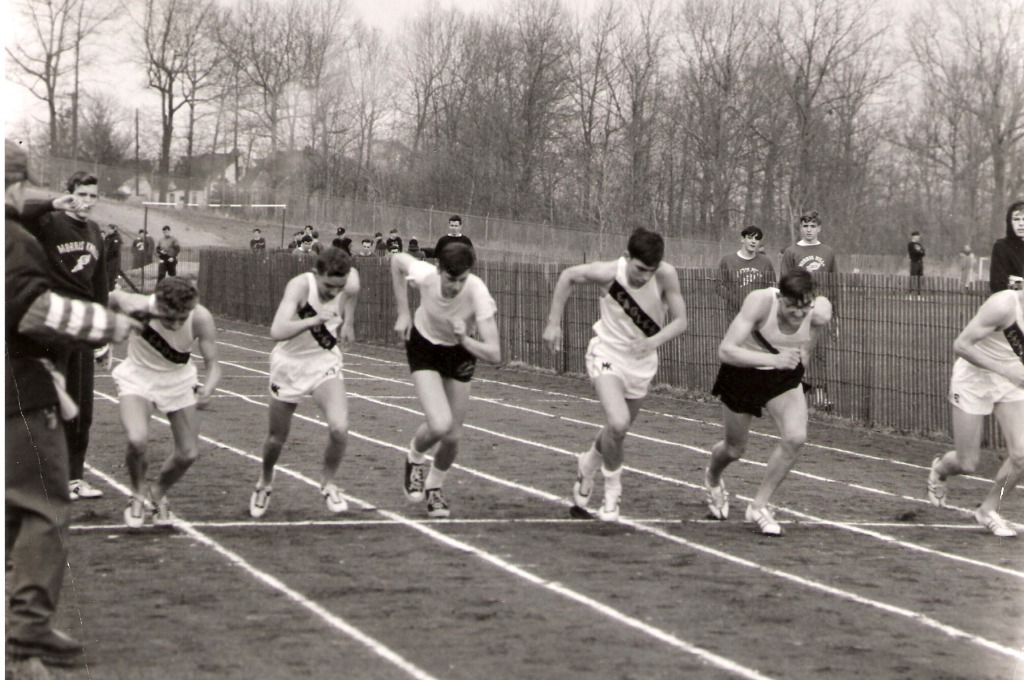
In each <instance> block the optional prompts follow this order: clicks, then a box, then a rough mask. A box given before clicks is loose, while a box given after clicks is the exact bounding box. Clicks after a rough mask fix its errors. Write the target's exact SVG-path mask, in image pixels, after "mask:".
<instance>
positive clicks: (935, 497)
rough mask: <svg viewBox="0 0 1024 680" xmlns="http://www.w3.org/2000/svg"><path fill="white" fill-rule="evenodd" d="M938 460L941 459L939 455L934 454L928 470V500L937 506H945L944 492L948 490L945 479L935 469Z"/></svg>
mask: <svg viewBox="0 0 1024 680" xmlns="http://www.w3.org/2000/svg"><path fill="white" fill-rule="evenodd" d="M939 460H941V456H935V460H933V461H932V467H931V470H929V471H928V502H929V503H931V504H932V505H934V506H935V507H937V508H941V507H945V505H946V493H947V492H948V491H949V489H948V488H947V487H946V480H944V479H942V478H941V477H940V476H939V473H938V472H937V471H936V470H935V466H936V465H938V464H939Z"/></svg>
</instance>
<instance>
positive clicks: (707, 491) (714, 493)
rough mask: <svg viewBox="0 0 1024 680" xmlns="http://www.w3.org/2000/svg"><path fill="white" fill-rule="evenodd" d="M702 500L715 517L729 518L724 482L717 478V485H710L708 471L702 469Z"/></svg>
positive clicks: (727, 494) (727, 493)
mask: <svg viewBox="0 0 1024 680" xmlns="http://www.w3.org/2000/svg"><path fill="white" fill-rule="evenodd" d="M704 502H706V503H707V504H708V510H709V511H710V512H711V516H712V517H714V518H715V519H729V492H728V491H726V490H725V482H723V481H722V480H721V478H719V480H718V486H711V482H709V481H708V471H707V470H705V471H704Z"/></svg>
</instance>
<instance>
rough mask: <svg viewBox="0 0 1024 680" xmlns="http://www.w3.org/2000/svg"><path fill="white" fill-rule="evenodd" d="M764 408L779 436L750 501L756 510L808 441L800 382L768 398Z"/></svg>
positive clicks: (777, 485) (779, 482)
mask: <svg viewBox="0 0 1024 680" xmlns="http://www.w3.org/2000/svg"><path fill="white" fill-rule="evenodd" d="M767 410H768V413H769V414H771V416H772V418H773V419H774V420H775V425H776V427H778V428H779V434H780V437H781V439H780V440H779V443H778V444H777V445H776V446H775V448H774V449H772V454H771V456H770V457H769V458H768V469H767V470H766V471H765V475H764V480H763V481H762V482H761V486H760V487H758V489H757V494H756V495H755V496H754V500H753V501H751V503H750V506H751V508H753V509H755V510H760V509H761V508H763V507H765V506H766V505H768V502H769V501H770V500H771V499H772V496H773V495H774V494H775V491H776V490H777V489H778V488H779V485H780V484H782V480H784V479H785V478H786V475H788V474H789V471H790V470H791V469H792V468H793V465H795V464H796V460H797V458H798V457H799V456H800V449H801V447H803V445H804V442H805V441H807V400H806V398H805V397H804V390H803V387H802V386H797V387H794V388H793V389H791V390H789V391H788V392H785V393H784V394H780V395H779V396H777V397H775V398H774V399H772V400H771V401H769V402H768V404H767Z"/></svg>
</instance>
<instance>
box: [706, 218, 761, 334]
mask: <svg viewBox="0 0 1024 680" xmlns="http://www.w3.org/2000/svg"><path fill="white" fill-rule="evenodd" d="M762 240H764V232H763V231H761V229H760V228H758V227H756V226H754V225H751V226H748V227H744V228H743V231H741V232H740V249H739V250H737V251H736V252H735V253H729V254H728V255H723V256H722V259H721V261H720V262H719V263H718V268H719V270H720V271H721V281H720V284H719V285H720V292H721V294H722V297H723V299H724V300H725V303H726V308H727V309H728V311H729V313H730V314H733V315H735V314H736V312H738V311H740V305H742V304H743V298H745V297H746V296H747V293H749V292H750V291H752V290H756V289H758V288H767V287H768V286H771V285H774V283H775V267H773V266H772V262H771V260H769V259H768V256H767V255H765V254H764V246H763V245H761V241H762Z"/></svg>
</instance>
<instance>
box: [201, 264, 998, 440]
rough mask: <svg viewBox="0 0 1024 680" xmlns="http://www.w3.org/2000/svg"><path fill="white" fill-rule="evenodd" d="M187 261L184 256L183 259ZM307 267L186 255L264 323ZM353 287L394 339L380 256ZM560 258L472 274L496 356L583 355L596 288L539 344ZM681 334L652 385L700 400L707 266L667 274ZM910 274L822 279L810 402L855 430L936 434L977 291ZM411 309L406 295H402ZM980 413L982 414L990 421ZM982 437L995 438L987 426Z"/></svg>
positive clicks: (382, 331) (547, 361)
mask: <svg viewBox="0 0 1024 680" xmlns="http://www.w3.org/2000/svg"><path fill="white" fill-rule="evenodd" d="M188 261H191V260H188ZM312 263H313V258H312V257H311V256H296V255H292V254H290V253H284V252H280V251H276V252H275V251H270V252H265V253H260V254H257V253H251V252H246V251H237V250H214V249H204V250H201V251H199V252H198V258H197V262H196V265H197V269H198V270H199V271H200V272H201V276H199V286H200V291H201V297H202V299H203V301H204V304H206V306H207V307H209V308H210V310H211V311H212V312H213V313H214V314H215V315H217V316H223V317H228V318H232V319H237V320H241V321H247V322H251V323H256V324H263V325H269V324H270V322H271V321H272V319H273V316H274V313H275V311H276V310H277V305H278V303H279V301H280V297H281V294H282V292H283V290H284V287H285V284H286V283H287V282H288V281H289V280H290V279H291V278H292V277H294V276H296V275H297V274H299V273H300V272H302V271H307V270H308V269H309V268H310V267H311V266H312ZM356 267H357V269H358V270H359V275H360V279H361V281H362V292H361V294H360V298H359V303H358V305H357V312H356V337H357V339H358V340H359V341H361V342H367V343H371V344H379V345H397V344H399V341H398V337H397V336H396V334H395V332H394V330H393V325H394V321H395V314H396V311H395V302H394V295H393V293H392V288H391V280H390V272H389V270H388V261H387V260H386V259H382V258H377V257H369V258H356ZM561 268H562V265H557V264H539V263H528V262H514V261H494V260H484V261H481V262H479V263H478V264H477V266H476V268H475V271H476V273H477V274H478V275H479V276H480V277H481V278H483V279H484V281H486V282H487V285H488V288H489V289H490V291H491V293H492V295H493V296H494V298H495V301H496V302H497V305H498V328H499V332H500V334H501V345H502V357H503V361H504V362H506V363H509V362H514V363H516V364H521V365H524V366H529V367H536V368H540V369H547V370H552V371H555V372H558V373H575V374H583V373H584V372H585V371H584V366H583V361H584V354H585V351H586V347H587V343H588V342H589V340H590V337H591V335H592V330H591V326H592V325H593V323H594V321H596V320H597V317H598V296H599V292H598V290H597V289H596V287H594V286H580V287H578V289H577V291H576V292H575V294H574V295H573V296H572V297H571V298H570V300H569V303H568V305H567V307H566V312H565V316H564V318H563V322H562V329H563V346H562V351H561V352H559V353H557V354H553V353H551V352H548V351H547V350H546V349H545V348H544V347H543V343H542V341H541V334H542V332H543V328H544V324H545V321H546V317H547V312H548V308H549V305H550V301H551V294H552V291H553V290H554V285H555V282H556V280H557V278H558V274H559V272H560V271H561ZM677 271H678V273H679V278H680V282H681V285H682V291H683V297H684V299H685V301H686V305H687V317H688V321H689V329H688V330H687V332H686V333H684V334H683V336H682V337H681V338H679V339H677V340H674V341H672V342H670V343H668V344H667V345H665V346H664V347H662V348H661V350H660V355H661V363H660V369H659V371H658V375H657V377H656V378H655V384H656V385H657V386H662V387H666V388H672V389H677V390H682V391H684V392H685V393H687V394H688V395H691V396H698V397H708V398H710V390H711V386H712V384H713V383H714V379H715V375H716V373H717V370H718V366H719V362H718V358H717V348H718V344H719V342H720V341H721V339H722V337H723V335H724V334H725V330H726V328H727V327H728V325H729V323H730V322H731V320H732V316H733V312H732V310H731V309H730V308H729V306H728V303H727V302H726V300H725V299H724V297H723V296H722V294H721V291H722V282H721V280H720V272H719V270H717V269H678V270H677ZM910 281H911V279H910V277H907V276H881V275H869V274H843V275H835V276H832V277H828V278H827V279H826V280H824V281H823V289H824V290H825V291H827V294H828V296H829V297H830V298H831V299H832V301H833V303H834V305H835V308H836V318H835V321H834V322H833V325H832V328H831V329H830V331H829V332H828V333H827V334H826V335H825V336H823V337H822V339H821V342H820V343H819V345H820V346H819V351H817V352H816V353H815V358H814V360H813V361H812V363H811V365H810V366H809V367H808V371H807V381H808V382H809V383H810V384H811V385H812V386H813V387H814V388H815V389H814V390H813V391H812V392H811V405H812V407H814V408H816V409H818V410H819V411H822V412H828V413H829V414H830V415H831V416H835V417H838V418H841V419H845V420H848V421H850V422H851V423H854V424H858V425H860V426H865V427H872V428H883V429H887V430H892V431H896V432H901V433H917V434H922V435H926V436H930V437H937V438H941V439H948V438H949V432H950V427H951V425H950V419H951V417H950V405H949V403H948V401H947V398H946V394H947V387H948V381H949V374H950V370H951V368H952V364H953V360H954V356H953V350H952V344H953V340H954V339H955V338H956V336H957V335H958V334H959V333H960V331H961V330H962V329H963V327H964V326H965V325H966V323H967V321H968V320H969V319H970V318H971V316H972V315H973V314H974V313H975V311H976V310H977V308H978V306H979V305H980V304H981V303H982V302H983V301H984V299H985V297H986V295H987V292H986V291H985V290H984V289H983V288H982V287H981V286H978V285H976V286H973V287H970V288H966V289H965V288H963V287H962V286H961V285H960V283H959V280H955V279H945V278H925V279H924V280H923V282H922V283H923V285H922V287H921V290H920V293H918V292H917V290H916V288H915V289H914V290H913V291H912V290H911V287H910ZM412 302H413V304H415V296H413V300H412ZM990 420H991V419H990ZM986 442H987V443H989V444H994V445H1001V439H1000V438H999V436H998V433H997V431H996V425H995V423H994V421H993V423H991V424H990V425H989V426H988V429H987V431H986Z"/></svg>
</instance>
